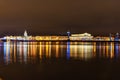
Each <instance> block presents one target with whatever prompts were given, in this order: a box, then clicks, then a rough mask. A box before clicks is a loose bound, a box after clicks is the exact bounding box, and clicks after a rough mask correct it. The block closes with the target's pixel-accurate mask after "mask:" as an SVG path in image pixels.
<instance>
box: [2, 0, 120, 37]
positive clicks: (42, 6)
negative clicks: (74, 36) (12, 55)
mask: <svg viewBox="0 0 120 80" xmlns="http://www.w3.org/2000/svg"><path fill="white" fill-rule="evenodd" d="M25 29H26V30H27V31H28V32H29V34H33V35H43V34H65V33H66V31H67V29H71V32H72V33H83V32H89V33H92V34H108V33H116V32H120V0H0V35H10V34H13V35H22V34H23V32H24V30H25Z"/></svg>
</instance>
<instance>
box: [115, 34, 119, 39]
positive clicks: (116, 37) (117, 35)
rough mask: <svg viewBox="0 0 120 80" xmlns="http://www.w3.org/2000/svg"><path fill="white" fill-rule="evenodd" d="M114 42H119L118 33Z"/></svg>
mask: <svg viewBox="0 0 120 80" xmlns="http://www.w3.org/2000/svg"><path fill="white" fill-rule="evenodd" d="M115 41H119V33H116V36H115Z"/></svg>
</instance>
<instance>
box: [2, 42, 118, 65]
mask: <svg viewBox="0 0 120 80" xmlns="http://www.w3.org/2000/svg"><path fill="white" fill-rule="evenodd" d="M3 47H4V48H3V52H4V56H3V58H4V63H6V64H8V63H16V62H20V63H29V62H31V63H35V61H36V59H37V57H39V59H40V60H43V59H44V57H45V58H49V59H51V58H64V57H66V58H67V59H71V58H73V59H82V60H89V59H92V58H95V57H100V58H101V57H104V58H111V59H112V58H115V56H118V57H119V51H120V50H119V49H120V47H119V44H115V43H114V42H105V43H103V42H100V43H96V42H92V43H90V42H68V43H67V44H66V43H60V42H10V41H8V42H4V44H3Z"/></svg>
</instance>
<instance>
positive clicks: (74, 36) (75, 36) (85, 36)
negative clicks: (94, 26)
mask: <svg viewBox="0 0 120 80" xmlns="http://www.w3.org/2000/svg"><path fill="white" fill-rule="evenodd" d="M70 40H93V36H92V35H91V34H89V33H83V34H71V36H70Z"/></svg>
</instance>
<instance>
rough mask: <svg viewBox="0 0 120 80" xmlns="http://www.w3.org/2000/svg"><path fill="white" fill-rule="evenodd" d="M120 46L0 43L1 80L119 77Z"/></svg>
mask: <svg viewBox="0 0 120 80" xmlns="http://www.w3.org/2000/svg"><path fill="white" fill-rule="evenodd" d="M119 68H120V44H119V43H115V42H2V43H0V78H1V79H2V80H52V79H53V80H58V79H59V80H61V79H67V80H68V79H70V80H74V79H81V80H83V79H89V80H91V79H93V80H110V79H116V78H119V71H120V69H119Z"/></svg>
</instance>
